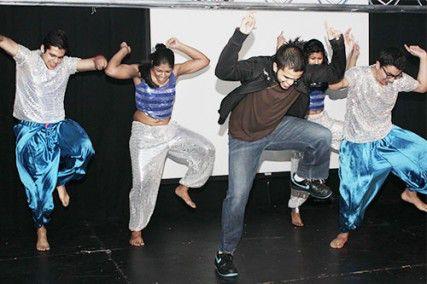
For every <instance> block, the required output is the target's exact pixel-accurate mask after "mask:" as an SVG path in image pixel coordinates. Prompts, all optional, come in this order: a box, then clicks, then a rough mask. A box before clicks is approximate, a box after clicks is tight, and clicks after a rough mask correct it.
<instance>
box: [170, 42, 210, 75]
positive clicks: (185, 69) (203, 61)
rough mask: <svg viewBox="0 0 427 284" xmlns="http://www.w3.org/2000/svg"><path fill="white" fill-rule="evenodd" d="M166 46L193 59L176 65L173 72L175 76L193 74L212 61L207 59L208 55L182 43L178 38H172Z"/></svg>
mask: <svg viewBox="0 0 427 284" xmlns="http://www.w3.org/2000/svg"><path fill="white" fill-rule="evenodd" d="M166 46H167V47H168V48H170V49H172V50H177V51H180V52H182V53H184V54H185V55H187V56H189V57H190V58H191V59H190V60H187V61H185V62H184V63H179V64H175V65H174V68H173V72H174V74H175V76H180V75H185V74H191V73H194V72H197V71H199V70H201V69H203V68H205V67H206V66H208V65H209V62H210V60H209V58H207V57H206V55H204V54H203V53H202V52H200V51H199V50H197V49H195V48H194V47H191V46H188V45H186V44H184V43H182V42H180V41H179V40H178V39H176V38H170V39H169V40H168V41H167V42H166Z"/></svg>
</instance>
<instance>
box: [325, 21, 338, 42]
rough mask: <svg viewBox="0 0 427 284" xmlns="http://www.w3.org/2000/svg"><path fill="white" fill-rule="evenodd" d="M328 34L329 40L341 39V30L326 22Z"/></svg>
mask: <svg viewBox="0 0 427 284" xmlns="http://www.w3.org/2000/svg"><path fill="white" fill-rule="evenodd" d="M325 29H326V34H327V35H328V40H331V39H339V37H340V35H341V32H340V31H339V30H336V29H335V28H334V27H331V26H329V24H328V22H325Z"/></svg>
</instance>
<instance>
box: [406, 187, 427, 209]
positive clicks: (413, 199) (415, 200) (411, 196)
mask: <svg viewBox="0 0 427 284" xmlns="http://www.w3.org/2000/svg"><path fill="white" fill-rule="evenodd" d="M400 197H401V198H402V199H403V200H404V201H406V202H409V203H412V204H414V205H415V207H417V208H418V209H419V210H421V211H424V212H427V204H425V203H424V202H423V201H422V200H421V199H420V198H419V197H418V195H417V193H416V192H415V191H410V190H409V189H405V191H404V192H402V194H401V195H400Z"/></svg>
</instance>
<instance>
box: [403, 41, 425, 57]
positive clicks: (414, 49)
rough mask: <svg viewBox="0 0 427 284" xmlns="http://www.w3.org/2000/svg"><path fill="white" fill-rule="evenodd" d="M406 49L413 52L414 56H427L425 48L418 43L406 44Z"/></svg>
mask: <svg viewBox="0 0 427 284" xmlns="http://www.w3.org/2000/svg"><path fill="white" fill-rule="evenodd" d="M405 49H406V50H407V51H408V52H409V53H410V54H412V55H413V56H416V57H419V58H422V57H426V56H427V54H426V51H425V50H424V49H422V48H421V47H419V46H418V45H409V46H408V45H406V44H405Z"/></svg>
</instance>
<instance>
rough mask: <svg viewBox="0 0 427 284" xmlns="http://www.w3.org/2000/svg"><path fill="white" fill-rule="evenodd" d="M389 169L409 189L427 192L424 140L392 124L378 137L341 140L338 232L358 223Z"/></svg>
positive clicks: (348, 229)
mask: <svg viewBox="0 0 427 284" xmlns="http://www.w3.org/2000/svg"><path fill="white" fill-rule="evenodd" d="M390 172H392V173H393V174H395V175H396V176H398V177H399V178H401V179H402V180H403V181H404V182H405V183H406V184H407V187H408V188H409V189H410V190H413V191H416V192H419V193H422V194H427V141H426V140H425V139H423V138H421V137H420V136H418V135H416V134H414V133H412V132H410V131H408V130H405V129H402V128H399V127H397V126H393V128H392V130H391V131H390V133H389V134H388V135H387V136H386V137H385V138H383V139H381V140H377V141H374V142H370V143H353V142H349V141H346V140H344V141H343V142H342V144H341V149H340V169H339V176H340V179H341V184H340V194H341V196H340V231H341V232H349V231H350V230H354V229H356V228H357V227H358V226H359V225H360V224H361V222H362V219H363V216H364V214H365V210H366V208H367V207H368V205H369V204H370V203H371V201H372V199H373V198H374V197H375V195H376V194H377V192H378V191H379V190H380V188H381V186H382V184H383V183H384V180H385V179H386V178H387V176H388V174H389V173H390Z"/></svg>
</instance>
